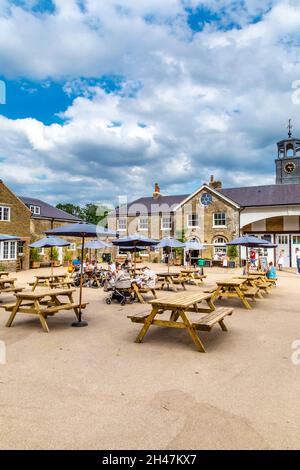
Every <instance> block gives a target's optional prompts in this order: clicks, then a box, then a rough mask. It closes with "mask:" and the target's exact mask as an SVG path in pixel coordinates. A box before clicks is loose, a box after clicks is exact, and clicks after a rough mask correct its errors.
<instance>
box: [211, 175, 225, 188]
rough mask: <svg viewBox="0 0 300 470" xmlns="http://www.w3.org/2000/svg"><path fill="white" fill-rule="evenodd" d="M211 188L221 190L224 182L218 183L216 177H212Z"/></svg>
mask: <svg viewBox="0 0 300 470" xmlns="http://www.w3.org/2000/svg"><path fill="white" fill-rule="evenodd" d="M209 187H210V188H212V189H221V188H222V182H221V181H216V180H215V177H214V175H211V177H210V182H209Z"/></svg>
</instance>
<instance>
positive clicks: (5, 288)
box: [0, 277, 23, 294]
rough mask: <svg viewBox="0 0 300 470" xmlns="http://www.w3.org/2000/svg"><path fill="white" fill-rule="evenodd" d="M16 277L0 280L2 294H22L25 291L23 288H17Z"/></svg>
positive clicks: (0, 292)
mask: <svg viewBox="0 0 300 470" xmlns="http://www.w3.org/2000/svg"><path fill="white" fill-rule="evenodd" d="M16 280H17V278H16V277H3V278H1V279H0V294H2V293H9V292H13V293H16V292H21V291H22V290H23V288H22V287H16V285H15V282H16Z"/></svg>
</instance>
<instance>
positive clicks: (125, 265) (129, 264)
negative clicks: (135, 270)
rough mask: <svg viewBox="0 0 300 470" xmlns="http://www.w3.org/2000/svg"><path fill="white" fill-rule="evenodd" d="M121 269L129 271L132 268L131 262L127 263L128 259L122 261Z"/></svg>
mask: <svg viewBox="0 0 300 470" xmlns="http://www.w3.org/2000/svg"><path fill="white" fill-rule="evenodd" d="M122 268H123V269H125V270H126V271H129V269H131V268H132V264H131V261H129V260H128V259H126V260H125V261H124V263H123V264H122Z"/></svg>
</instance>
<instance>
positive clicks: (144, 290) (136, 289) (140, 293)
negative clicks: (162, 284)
mask: <svg viewBox="0 0 300 470" xmlns="http://www.w3.org/2000/svg"><path fill="white" fill-rule="evenodd" d="M131 289H132V292H133V293H134V294H135V296H136V298H137V300H138V301H139V302H140V303H141V304H145V303H146V300H145V299H144V294H148V293H149V292H151V293H152V295H153V297H154V298H155V299H156V298H157V294H156V291H157V289H158V288H157V287H145V286H144V287H140V286H139V285H138V284H137V283H136V282H132V284H131Z"/></svg>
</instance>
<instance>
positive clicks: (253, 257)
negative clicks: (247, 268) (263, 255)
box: [250, 249, 256, 268]
mask: <svg viewBox="0 0 300 470" xmlns="http://www.w3.org/2000/svg"><path fill="white" fill-rule="evenodd" d="M250 263H251V267H252V268H255V263H256V251H255V250H253V249H252V250H251V251H250Z"/></svg>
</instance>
